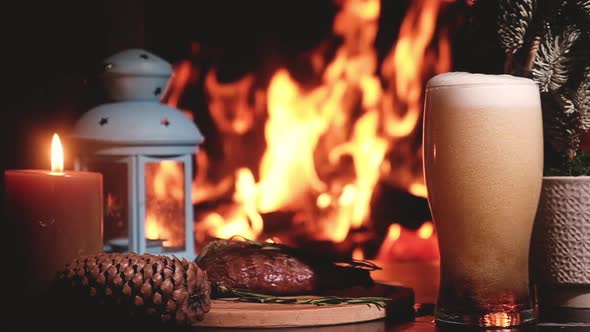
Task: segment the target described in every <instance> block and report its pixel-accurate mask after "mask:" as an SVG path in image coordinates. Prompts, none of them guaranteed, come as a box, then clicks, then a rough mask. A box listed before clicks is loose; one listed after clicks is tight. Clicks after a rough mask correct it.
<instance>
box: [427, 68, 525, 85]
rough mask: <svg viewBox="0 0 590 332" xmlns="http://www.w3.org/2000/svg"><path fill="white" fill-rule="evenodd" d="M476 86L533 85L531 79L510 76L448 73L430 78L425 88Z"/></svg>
mask: <svg viewBox="0 0 590 332" xmlns="http://www.w3.org/2000/svg"><path fill="white" fill-rule="evenodd" d="M478 84H484V85H486V84H492V85H502V84H506V85H522V84H535V82H534V81H533V80H531V79H528V78H525V77H518V76H512V75H507V74H502V75H489V74H472V73H467V72H450V73H443V74H438V75H436V76H434V77H432V78H431V79H430V80H429V81H428V84H427V85H426V87H427V88H436V87H442V86H450V85H478Z"/></svg>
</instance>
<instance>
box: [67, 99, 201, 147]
mask: <svg viewBox="0 0 590 332" xmlns="http://www.w3.org/2000/svg"><path fill="white" fill-rule="evenodd" d="M73 137H74V138H76V139H79V140H84V141H93V142H96V143H107V144H108V143H111V144H125V145H128V144H133V145H186V144H190V145H197V144H199V143H202V142H203V135H202V134H201V132H200V131H199V129H198V128H197V126H196V125H195V124H194V122H193V121H192V120H190V119H189V118H187V117H186V116H185V115H184V114H182V112H180V111H179V110H177V109H175V108H172V107H170V106H167V105H164V104H160V103H155V102H150V101H127V102H114V103H108V104H102V105H99V106H97V107H94V108H93V109H91V110H90V111H88V112H86V113H85V114H84V115H83V116H82V117H81V118H80V119H79V120H78V122H77V124H76V127H75V129H74V132H73Z"/></svg>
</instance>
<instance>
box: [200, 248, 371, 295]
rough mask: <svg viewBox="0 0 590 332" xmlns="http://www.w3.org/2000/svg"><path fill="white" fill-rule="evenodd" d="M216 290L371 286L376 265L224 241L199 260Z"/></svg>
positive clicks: (280, 291)
mask: <svg viewBox="0 0 590 332" xmlns="http://www.w3.org/2000/svg"><path fill="white" fill-rule="evenodd" d="M197 263H198V265H199V267H200V268H201V269H203V270H205V271H206V272H207V276H208V278H209V280H210V281H211V283H212V286H213V289H219V286H223V287H227V288H233V289H246V290H250V291H252V292H257V293H264V294H270V295H300V294H312V293H314V294H317V293H319V292H321V291H322V290H327V289H338V288H347V287H352V286H357V285H365V286H370V285H372V284H373V280H372V279H371V277H370V274H369V271H370V270H372V269H375V268H376V267H375V266H372V265H364V263H363V264H361V267H359V266H354V265H348V266H339V265H336V264H335V263H334V262H333V261H331V260H327V259H319V258H317V257H310V256H309V255H304V254H302V253H301V252H299V251H297V250H295V249H293V248H289V247H286V246H282V245H275V244H262V243H258V242H251V241H249V242H243V241H227V240H220V241H215V242H214V243H212V244H210V245H208V246H207V247H206V248H204V250H203V252H202V254H201V256H200V257H199V259H198V260H197Z"/></svg>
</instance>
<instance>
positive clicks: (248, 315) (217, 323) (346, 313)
mask: <svg viewBox="0 0 590 332" xmlns="http://www.w3.org/2000/svg"><path fill="white" fill-rule="evenodd" d="M382 318H385V309H383V308H378V307H377V306H375V305H367V304H339V305H328V306H317V305H313V304H276V303H245V302H234V301H222V300H213V301H212V302H211V311H209V313H208V314H206V315H205V319H204V320H203V321H202V322H199V323H197V324H195V326H207V327H301V326H319V325H335V324H346V323H357V322H366V321H370V320H376V319H382Z"/></svg>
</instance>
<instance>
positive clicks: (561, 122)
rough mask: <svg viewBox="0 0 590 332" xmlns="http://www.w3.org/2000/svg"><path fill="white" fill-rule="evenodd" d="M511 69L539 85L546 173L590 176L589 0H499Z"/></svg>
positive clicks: (500, 25) (501, 38) (503, 43)
mask: <svg viewBox="0 0 590 332" xmlns="http://www.w3.org/2000/svg"><path fill="white" fill-rule="evenodd" d="M499 9H500V14H499V16H498V37H499V42H500V45H501V46H502V48H503V49H504V50H505V52H506V66H505V68H506V71H507V72H508V73H511V74H513V75H518V76H525V77H530V78H532V79H533V80H534V81H535V82H536V83H537V85H538V86H539V91H540V92H541V102H542V107H543V125H544V129H545V142H546V153H545V156H546V159H545V165H546V168H545V174H546V175H590V165H589V164H588V162H589V161H590V151H582V150H586V148H584V149H582V148H581V147H583V146H587V145H588V144H587V143H586V144H582V143H584V142H583V140H585V139H587V137H590V135H588V131H589V130H590V0H500V1H499Z"/></svg>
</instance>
